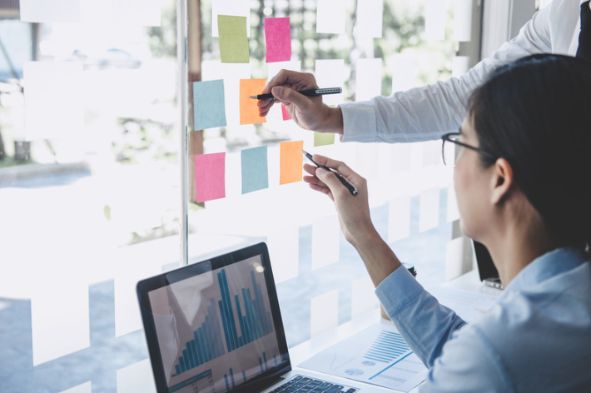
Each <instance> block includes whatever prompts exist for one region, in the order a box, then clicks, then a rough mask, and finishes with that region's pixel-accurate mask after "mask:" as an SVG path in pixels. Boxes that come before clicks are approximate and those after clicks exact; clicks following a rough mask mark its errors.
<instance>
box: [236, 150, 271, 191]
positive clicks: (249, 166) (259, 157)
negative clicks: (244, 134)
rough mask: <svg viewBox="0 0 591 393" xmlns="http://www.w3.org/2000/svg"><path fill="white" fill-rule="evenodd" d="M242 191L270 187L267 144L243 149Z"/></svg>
mask: <svg viewBox="0 0 591 393" xmlns="http://www.w3.org/2000/svg"><path fill="white" fill-rule="evenodd" d="M240 157H241V163H242V193H243V194H246V193H248V192H253V191H257V190H262V189H264V188H268V187H269V174H268V169H267V146H261V147H255V148H252V149H246V150H242V153H241V156H240Z"/></svg>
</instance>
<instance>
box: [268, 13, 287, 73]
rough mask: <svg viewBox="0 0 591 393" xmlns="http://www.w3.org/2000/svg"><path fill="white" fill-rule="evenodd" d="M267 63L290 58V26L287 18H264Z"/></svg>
mask: <svg viewBox="0 0 591 393" xmlns="http://www.w3.org/2000/svg"><path fill="white" fill-rule="evenodd" d="M265 42H266V45H267V52H266V59H267V63H272V62H276V61H289V60H290V59H291V28H290V24H289V18H265Z"/></svg>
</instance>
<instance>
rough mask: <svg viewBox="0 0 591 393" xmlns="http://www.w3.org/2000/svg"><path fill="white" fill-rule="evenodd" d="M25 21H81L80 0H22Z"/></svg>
mask: <svg viewBox="0 0 591 393" xmlns="http://www.w3.org/2000/svg"><path fill="white" fill-rule="evenodd" d="M20 18H21V20H22V21H23V22H33V23H53V22H79V21H80V0H52V1H47V0H20Z"/></svg>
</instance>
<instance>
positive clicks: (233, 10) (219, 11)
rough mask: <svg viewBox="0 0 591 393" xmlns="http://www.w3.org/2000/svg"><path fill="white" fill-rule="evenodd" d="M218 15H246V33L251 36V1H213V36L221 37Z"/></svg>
mask: <svg viewBox="0 0 591 393" xmlns="http://www.w3.org/2000/svg"><path fill="white" fill-rule="evenodd" d="M218 15H234V16H244V17H246V33H247V34H246V35H247V36H248V37H250V2H248V1H236V0H212V1H211V36H212V37H219V30H218Z"/></svg>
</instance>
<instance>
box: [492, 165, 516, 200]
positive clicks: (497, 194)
mask: <svg viewBox="0 0 591 393" xmlns="http://www.w3.org/2000/svg"><path fill="white" fill-rule="evenodd" d="M492 170H493V174H492V176H493V177H492V181H491V183H492V184H491V191H492V192H491V202H492V203H493V204H494V205H499V204H501V203H503V201H504V200H505V199H506V198H507V196H508V195H509V191H510V190H511V188H512V187H513V185H514V178H513V168H512V167H511V164H509V161H507V160H506V159H504V158H499V159H497V161H496V162H495V163H494V165H493V168H492Z"/></svg>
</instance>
